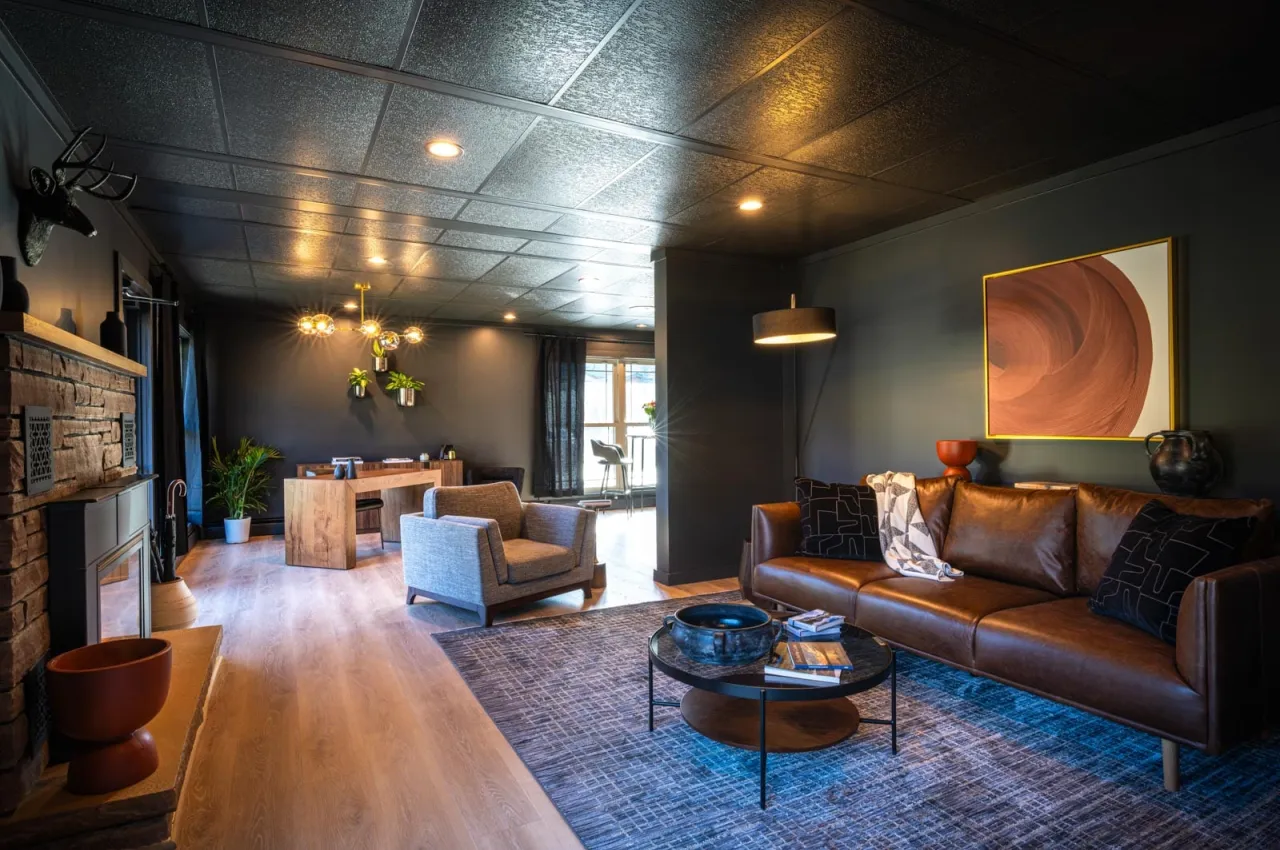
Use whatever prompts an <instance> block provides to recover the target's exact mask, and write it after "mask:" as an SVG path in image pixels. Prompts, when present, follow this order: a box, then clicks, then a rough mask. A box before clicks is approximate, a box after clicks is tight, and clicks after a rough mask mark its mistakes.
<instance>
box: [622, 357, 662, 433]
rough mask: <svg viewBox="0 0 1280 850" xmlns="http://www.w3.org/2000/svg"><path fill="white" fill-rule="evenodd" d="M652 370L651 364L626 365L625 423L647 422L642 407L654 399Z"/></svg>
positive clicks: (647, 419)
mask: <svg viewBox="0 0 1280 850" xmlns="http://www.w3.org/2000/svg"><path fill="white" fill-rule="evenodd" d="M654 369H655V367H654V365H653V364H652V363H628V364H627V411H626V421H627V422H648V421H649V417H648V415H647V414H646V413H645V412H644V406H645V405H646V404H648V403H649V402H651V401H653V400H654V399H655V398H656V394H655V392H654V384H653V378H654Z"/></svg>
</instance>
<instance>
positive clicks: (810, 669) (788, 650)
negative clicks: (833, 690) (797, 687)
mask: <svg viewBox="0 0 1280 850" xmlns="http://www.w3.org/2000/svg"><path fill="white" fill-rule="evenodd" d="M842 625H844V617H841V616H838V615H834V614H828V613H827V612H826V611H806V612H805V613H804V614H798V615H796V616H795V617H792V618H791V619H790V620H788V621H787V628H786V630H785V631H784V634H783V636H782V637H780V638H779V640H778V642H777V643H776V644H774V647H773V653H772V655H771V657H770V659H769V663H768V664H766V665H765V668H764V674H765V677H766V678H770V679H777V680H779V681H785V682H800V683H807V684H814V685H832V684H837V683H839V681H840V675H841V674H842V673H843V672H844V671H846V670H852V669H853V664H852V663H850V661H849V655H848V653H846V652H845V651H844V645H843V644H842V643H841V642H840V627H841V626H842Z"/></svg>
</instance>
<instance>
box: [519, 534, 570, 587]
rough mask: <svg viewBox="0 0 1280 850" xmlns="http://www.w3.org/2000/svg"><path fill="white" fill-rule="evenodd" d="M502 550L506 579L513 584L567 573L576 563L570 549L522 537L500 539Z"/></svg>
mask: <svg viewBox="0 0 1280 850" xmlns="http://www.w3.org/2000/svg"><path fill="white" fill-rule="evenodd" d="M502 551H503V553H504V554H505V555H506V556H507V576H508V581H509V582H511V583H513V584H518V583H520V582H522V581H537V580H538V579H540V578H548V577H550V576H556V575H560V573H567V572H569V570H571V569H573V568H574V567H576V566H577V565H578V556H577V555H575V554H574V552H573V550H572V549H568V548H566V547H564V546H556V545H555V544H554V543H538V542H537V541H536V540H526V539H524V538H523V537H517V538H516V539H515V540H504V541H502Z"/></svg>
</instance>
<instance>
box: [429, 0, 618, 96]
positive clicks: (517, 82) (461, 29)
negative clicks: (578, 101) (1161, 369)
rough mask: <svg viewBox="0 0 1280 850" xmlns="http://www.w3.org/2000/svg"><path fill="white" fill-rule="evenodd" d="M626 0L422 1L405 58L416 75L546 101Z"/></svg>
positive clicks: (604, 30) (575, 68)
mask: <svg viewBox="0 0 1280 850" xmlns="http://www.w3.org/2000/svg"><path fill="white" fill-rule="evenodd" d="M628 3H629V0H594V2H589V0H568V1H567V2H566V0H488V2H484V3H476V2H474V0H426V2H425V3H424V4H423V6H422V12H421V13H420V14H419V15H418V25H417V27H416V28H415V30H414V34H413V39H412V41H411V42H410V44H409V52H408V55H407V56H405V62H404V68H405V70H407V71H412V72H414V73H416V74H422V75H424V76H427V77H434V78H435V79H439V80H449V81H450V82H454V83H463V84H465V85H469V86H475V87H477V88H481V89H484V90H486V91H494V92H500V93H502V94H509V95H514V96H516V97H523V98H527V99H529V100H537V101H541V102H543V103H546V102H547V101H548V100H550V99H551V96H552V95H554V94H555V93H556V91H557V90H558V89H559V88H560V87H561V86H562V85H563V84H564V83H565V81H567V80H568V79H569V77H570V76H571V75H572V74H573V72H574V71H575V70H577V68H578V66H579V65H581V64H582V62H583V60H585V59H586V58H587V56H588V55H589V54H590V53H591V51H592V50H593V49H594V48H595V46H596V45H597V44H599V43H600V40H601V39H602V38H604V35H605V33H607V32H608V31H609V28H610V27H612V26H613V25H614V24H615V23H616V22H617V20H618V18H619V17H621V15H622V13H623V11H624V10H625V9H626V8H627V6H628Z"/></svg>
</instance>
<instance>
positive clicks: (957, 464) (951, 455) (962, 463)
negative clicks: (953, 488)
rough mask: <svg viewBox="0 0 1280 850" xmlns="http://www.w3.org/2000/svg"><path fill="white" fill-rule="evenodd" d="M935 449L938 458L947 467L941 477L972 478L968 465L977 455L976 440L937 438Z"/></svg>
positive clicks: (969, 479)
mask: <svg viewBox="0 0 1280 850" xmlns="http://www.w3.org/2000/svg"><path fill="white" fill-rule="evenodd" d="M937 451H938V460H940V461H942V462H943V464H945V465H946V467H947V468H946V469H944V470H943V471H942V475H943V477H955V478H961V479H963V480H965V481H972V480H973V476H972V475H970V474H969V468H968V467H969V464H971V463H973V461H974V459H975V458H976V457H977V456H978V441H977V440H939V441H938V444H937Z"/></svg>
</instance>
